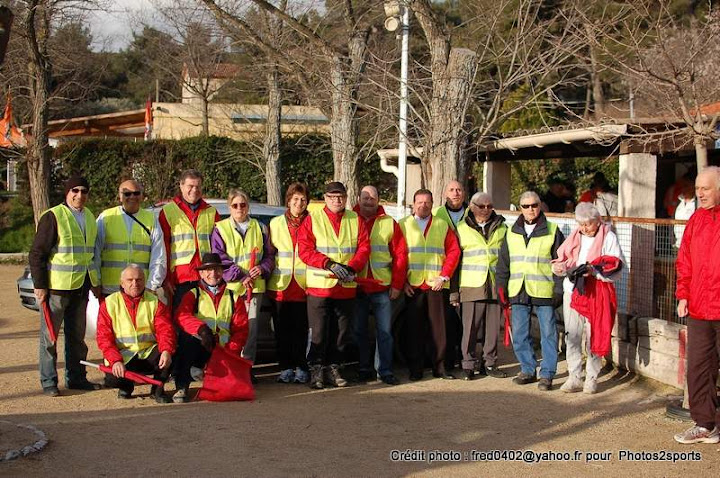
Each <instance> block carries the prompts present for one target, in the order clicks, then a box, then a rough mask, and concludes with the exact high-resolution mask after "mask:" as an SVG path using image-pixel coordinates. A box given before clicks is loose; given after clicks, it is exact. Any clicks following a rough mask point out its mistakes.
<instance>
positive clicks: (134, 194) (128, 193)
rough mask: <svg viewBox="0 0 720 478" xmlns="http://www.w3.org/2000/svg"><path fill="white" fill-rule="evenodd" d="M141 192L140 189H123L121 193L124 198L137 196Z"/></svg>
mask: <svg viewBox="0 0 720 478" xmlns="http://www.w3.org/2000/svg"><path fill="white" fill-rule="evenodd" d="M141 194H142V191H123V192H122V195H123V196H125V197H126V198H129V197H130V196H135V197H138V196H140V195H141Z"/></svg>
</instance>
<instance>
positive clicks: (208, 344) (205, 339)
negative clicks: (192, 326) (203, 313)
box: [198, 325, 215, 352]
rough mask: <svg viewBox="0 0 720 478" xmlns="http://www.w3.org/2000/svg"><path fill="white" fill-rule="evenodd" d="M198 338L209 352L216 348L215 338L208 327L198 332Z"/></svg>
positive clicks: (201, 328) (203, 327) (204, 326)
mask: <svg viewBox="0 0 720 478" xmlns="http://www.w3.org/2000/svg"><path fill="white" fill-rule="evenodd" d="M198 336H199V337H200V343H201V344H202V346H203V348H204V349H205V350H207V351H208V352H212V349H213V348H214V347H215V336H214V335H213V333H212V331H211V330H210V327H208V326H207V325H203V326H202V327H200V330H198Z"/></svg>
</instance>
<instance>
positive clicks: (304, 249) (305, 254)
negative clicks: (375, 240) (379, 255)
mask: <svg viewBox="0 0 720 478" xmlns="http://www.w3.org/2000/svg"><path fill="white" fill-rule="evenodd" d="M323 212H324V213H325V214H327V216H328V218H329V219H330V223H331V224H332V226H333V229H334V230H335V234H339V233H340V223H341V222H342V217H343V214H344V212H345V211H343V212H342V213H338V214H335V213H333V212H331V211H330V210H329V209H328V208H327V206H326V207H324V208H323ZM298 253H299V254H300V259H301V260H302V261H303V262H304V263H305V264H307V265H309V266H312V267H316V268H318V269H324V268H325V265H326V264H327V263H328V261H329V260H330V259H329V258H328V257H327V256H326V255H325V254H323V253H321V252H318V251H317V249H316V248H315V235H314V234H313V230H312V216H308V217H307V218H306V219H305V221H303V223H302V226H300V231H298ZM369 257H370V236H369V235H368V231H367V229H365V224H364V222H363V220H362V218H361V217H359V216H358V242H357V249H356V250H355V255H353V257H352V259H350V262H348V263H347V264H346V265H347V266H350V267H351V268H352V269H353V270H354V271H355V272H359V271H361V270H362V268H363V267H365V264H366V263H367V261H368V258H369ZM306 292H307V295H312V296H315V297H332V298H333V299H352V298H353V297H355V292H356V291H355V289H350V288H348V287H343V286H341V285H340V283H338V284H337V285H336V286H335V287H333V288H332V289H317V288H313V287H308V288H307V289H306Z"/></svg>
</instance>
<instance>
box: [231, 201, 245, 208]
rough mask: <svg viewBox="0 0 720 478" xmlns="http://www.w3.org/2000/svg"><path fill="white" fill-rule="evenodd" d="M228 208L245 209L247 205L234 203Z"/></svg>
mask: <svg viewBox="0 0 720 478" xmlns="http://www.w3.org/2000/svg"><path fill="white" fill-rule="evenodd" d="M230 207H231V208H233V209H245V208H246V207H248V205H247V203H246V202H236V203H233V204H231V205H230Z"/></svg>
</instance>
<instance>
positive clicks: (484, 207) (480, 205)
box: [473, 203, 493, 209]
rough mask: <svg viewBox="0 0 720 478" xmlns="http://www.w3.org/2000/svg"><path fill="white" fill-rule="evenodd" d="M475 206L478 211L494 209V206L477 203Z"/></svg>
mask: <svg viewBox="0 0 720 478" xmlns="http://www.w3.org/2000/svg"><path fill="white" fill-rule="evenodd" d="M473 204H474V205H475V207H476V208H478V209H492V208H493V205H492V204H475V203H473Z"/></svg>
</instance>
